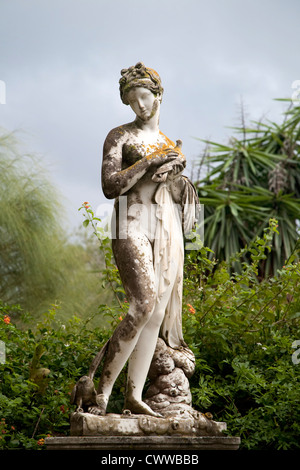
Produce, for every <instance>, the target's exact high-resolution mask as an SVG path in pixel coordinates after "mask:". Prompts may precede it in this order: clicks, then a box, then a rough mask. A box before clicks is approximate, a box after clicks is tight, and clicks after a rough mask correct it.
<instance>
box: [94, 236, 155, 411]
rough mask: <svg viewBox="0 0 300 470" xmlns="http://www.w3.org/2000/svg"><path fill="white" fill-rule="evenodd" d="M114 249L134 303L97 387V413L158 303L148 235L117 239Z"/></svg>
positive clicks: (118, 331) (111, 345) (113, 339)
mask: <svg viewBox="0 0 300 470" xmlns="http://www.w3.org/2000/svg"><path fill="white" fill-rule="evenodd" d="M113 249H114V255H115V259H116V263H117V266H118V269H119V272H120V276H121V279H122V283H123V287H124V290H125V292H126V296H127V299H128V301H129V304H130V305H129V310H128V313H127V315H126V316H125V318H124V319H123V320H122V321H121V323H120V324H119V325H118V327H117V328H116V330H115V331H114V333H113V335H112V337H111V339H110V341H109V346H108V350H107V354H106V358H105V361H104V366H103V371H102V374H101V378H100V382H99V386H98V390H97V394H98V396H97V402H98V408H97V407H91V408H90V409H89V412H91V413H95V414H105V410H106V406H107V402H108V399H109V396H110V394H111V391H112V388H113V385H114V383H115V380H116V378H117V377H118V375H119V374H120V372H121V370H122V369H123V367H124V365H125V363H126V361H127V360H128V358H129V357H130V355H131V353H132V351H133V349H134V347H135V345H136V343H137V341H138V338H139V336H140V333H141V331H142V329H143V327H144V326H145V324H146V323H147V322H148V321H149V319H150V317H151V315H152V313H153V310H154V305H155V281H154V271H153V259H152V246H151V244H150V242H149V240H148V238H147V237H146V236H145V235H144V234H141V233H138V232H137V233H135V237H134V238H130V237H128V238H127V239H126V240H118V239H117V240H113ZM145 406H146V405H145ZM149 410H150V408H149ZM150 411H151V410H150Z"/></svg>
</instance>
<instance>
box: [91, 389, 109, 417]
mask: <svg viewBox="0 0 300 470" xmlns="http://www.w3.org/2000/svg"><path fill="white" fill-rule="evenodd" d="M96 403H97V405H96V406H89V408H88V413H91V414H93V415H99V416H105V414H106V408H107V403H108V398H107V397H106V395H103V394H99V395H97V397H96Z"/></svg>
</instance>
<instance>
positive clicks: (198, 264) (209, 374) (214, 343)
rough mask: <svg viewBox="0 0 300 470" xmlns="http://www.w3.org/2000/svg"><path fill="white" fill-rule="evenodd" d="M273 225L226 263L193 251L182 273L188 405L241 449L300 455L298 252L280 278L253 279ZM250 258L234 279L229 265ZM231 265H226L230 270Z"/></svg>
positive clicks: (266, 247) (280, 273)
mask: <svg viewBox="0 0 300 470" xmlns="http://www.w3.org/2000/svg"><path fill="white" fill-rule="evenodd" d="M276 232H277V223H276V221H274V220H271V221H270V224H269V227H268V228H267V229H265V231H264V236H263V237H262V238H257V239H256V240H255V241H253V242H252V243H251V244H250V245H249V246H248V247H245V248H244V249H242V250H241V251H240V252H239V253H238V254H236V255H235V256H233V257H231V258H230V260H229V261H228V264H226V262H223V263H218V264H217V263H216V261H215V260H214V259H213V260H210V259H209V258H207V249H205V248H203V249H202V250H201V251H199V252H190V253H188V255H187V259H186V266H185V286H184V299H185V302H186V305H185V308H184V311H185V315H184V332H185V339H186V341H187V343H188V344H189V346H190V347H191V349H192V350H193V351H194V353H195V355H196V373H195V374H194V376H193V377H192V379H191V386H192V394H193V403H194V406H196V407H197V408H198V409H199V410H202V411H203V410H204V411H205V410H207V409H209V410H210V411H211V412H212V413H213V415H214V417H215V419H217V420H219V421H225V422H227V426H228V430H229V434H231V435H239V436H241V439H242V448H246V449H296V448H297V449H299V447H300V444H299V442H300V439H299V438H300V365H299V364H297V363H293V362H292V354H293V352H294V351H293V347H292V345H293V342H294V341H295V340H299V339H300V336H299V311H300V292H299V283H300V264H299V262H297V261H296V259H297V254H299V248H300V246H298V245H297V249H296V250H295V252H294V255H293V256H291V257H290V259H289V260H287V262H286V264H285V265H284V267H283V268H282V269H281V270H280V271H278V272H277V276H276V277H273V278H269V279H265V280H263V281H261V282H258V280H257V273H258V266H259V263H260V262H261V261H262V260H265V259H266V256H267V255H266V252H269V251H270V250H271V242H272V239H273V234H274V233H275V237H276V236H278V235H277V233H276ZM245 254H247V257H248V262H247V263H246V262H244V263H242V270H241V272H239V273H234V274H232V275H230V274H229V269H228V268H229V266H230V265H231V264H232V263H233V262H236V261H238V260H239V259H242V258H243V256H244V255H245ZM228 265H229V266H228Z"/></svg>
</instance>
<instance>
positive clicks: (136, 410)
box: [124, 397, 162, 418]
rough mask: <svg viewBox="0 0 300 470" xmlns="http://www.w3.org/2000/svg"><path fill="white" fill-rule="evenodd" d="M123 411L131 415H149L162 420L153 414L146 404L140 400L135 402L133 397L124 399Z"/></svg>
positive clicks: (156, 414)
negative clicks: (129, 412)
mask: <svg viewBox="0 0 300 470" xmlns="http://www.w3.org/2000/svg"><path fill="white" fill-rule="evenodd" d="M124 409H125V410H129V411H131V413H132V414H138V415H149V416H155V417H157V418H162V415H160V414H159V413H155V411H153V410H152V409H151V408H150V406H148V405H147V404H146V403H144V402H143V401H141V400H136V399H135V398H133V397H130V398H128V397H127V398H126V400H125V406H124Z"/></svg>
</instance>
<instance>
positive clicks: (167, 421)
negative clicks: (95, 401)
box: [70, 412, 226, 436]
mask: <svg viewBox="0 0 300 470" xmlns="http://www.w3.org/2000/svg"><path fill="white" fill-rule="evenodd" d="M70 421H71V429H70V434H71V436H172V435H180V436H221V435H222V432H223V431H224V430H225V429H226V423H222V422H216V421H213V420H209V419H207V418H206V417H205V416H204V415H202V414H201V413H198V416H197V419H196V418H193V417H191V416H189V417H180V416H178V415H176V416H175V417H165V418H156V417H154V416H148V415H127V414H123V415H119V414H113V413H111V414H110V413H109V414H107V415H106V416H96V415H93V414H90V413H80V412H76V413H73V414H72V415H71V420H70Z"/></svg>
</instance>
